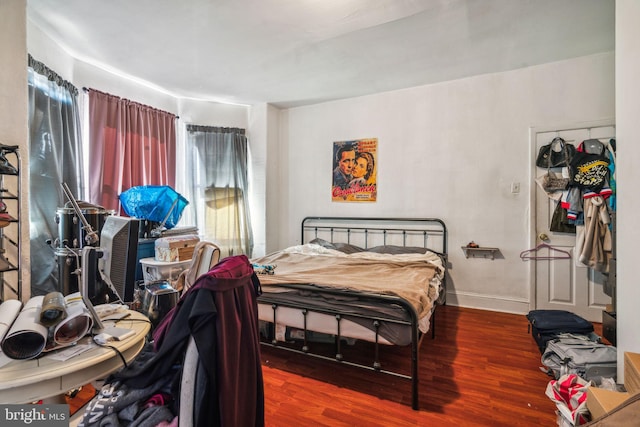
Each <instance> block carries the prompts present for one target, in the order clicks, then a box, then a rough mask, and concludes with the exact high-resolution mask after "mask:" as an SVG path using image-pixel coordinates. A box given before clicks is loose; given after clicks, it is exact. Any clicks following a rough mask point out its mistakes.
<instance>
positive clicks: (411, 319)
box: [252, 217, 447, 410]
mask: <svg viewBox="0 0 640 427" xmlns="http://www.w3.org/2000/svg"><path fill="white" fill-rule="evenodd" d="M446 253H447V229H446V226H445V224H444V222H443V221H442V220H440V219H437V218H409V219H407V218H338V217H307V218H304V219H303V221H302V224H301V240H300V244H299V245H294V246H291V247H288V248H285V249H283V250H280V251H277V252H274V253H271V254H268V255H266V256H264V257H259V258H254V259H252V263H253V265H254V269H255V270H256V272H257V273H258V277H259V279H260V283H261V287H262V295H261V296H260V297H259V298H258V317H259V319H260V321H261V324H262V325H268V327H267V328H265V329H264V333H263V334H262V335H263V339H262V343H263V344H264V345H269V346H275V347H280V348H282V349H284V350H290V351H295V352H299V353H304V354H308V355H312V356H315V357H321V358H323V359H331V360H336V361H338V362H341V363H346V364H349V365H353V366H357V367H360V368H365V369H370V370H375V371H378V372H382V373H385V374H390V375H395V376H398V377H402V378H406V379H409V380H410V381H411V402H412V407H413V409H416V410H417V409H418V408H419V403H418V385H419V378H418V349H419V346H420V342H421V340H422V337H423V336H425V334H426V333H427V332H428V331H430V332H431V334H432V337H433V336H435V325H434V321H433V320H434V317H433V313H434V312H435V309H436V307H437V306H438V305H442V304H444V303H445V295H446ZM318 337H331V340H332V342H333V345H334V349H335V350H334V355H332V356H331V357H327V356H322V355H320V354H316V353H314V352H313V351H312V347H313V345H314V339H318ZM356 340H364V341H367V342H370V343H373V348H374V351H373V355H372V361H371V362H367V363H356V362H351V361H348V360H345V359H344V357H343V347H344V346H345V345H348V344H349V343H352V342H354V341H356ZM292 342H293V343H294V345H293V346H292V345H290V344H291V343H292ZM285 344H287V345H285ZM297 344H299V345H297ZM384 345H388V346H391V345H395V346H410V348H411V352H410V354H411V356H410V357H411V370H410V373H408V374H407V373H403V372H398V371H395V370H394V369H393V367H388V366H382V363H381V360H380V358H379V354H380V346H384Z"/></svg>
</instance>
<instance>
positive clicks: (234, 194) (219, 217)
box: [184, 125, 253, 257]
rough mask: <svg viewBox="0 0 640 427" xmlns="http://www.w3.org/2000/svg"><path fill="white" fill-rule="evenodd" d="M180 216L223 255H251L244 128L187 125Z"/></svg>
mask: <svg viewBox="0 0 640 427" xmlns="http://www.w3.org/2000/svg"><path fill="white" fill-rule="evenodd" d="M185 145H186V150H185V166H186V171H185V180H186V186H185V187H186V189H185V191H184V192H185V194H184V196H185V197H186V198H187V200H189V203H190V205H189V207H188V209H185V212H184V214H185V215H188V216H190V218H189V219H188V220H190V221H191V223H193V224H195V225H196V226H197V227H198V229H199V232H200V234H202V235H204V238H205V239H206V240H211V241H213V242H215V243H216V244H217V245H218V246H220V249H221V251H222V255H223V256H228V255H238V254H245V255H247V256H248V257H251V253H252V251H253V232H252V230H251V221H250V214H249V204H248V188H249V187H248V185H249V183H248V172H247V167H248V143H247V137H246V136H245V132H244V129H238V128H223V127H212V126H197V125H187V126H186V138H185Z"/></svg>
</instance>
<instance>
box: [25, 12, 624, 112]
mask: <svg viewBox="0 0 640 427" xmlns="http://www.w3.org/2000/svg"><path fill="white" fill-rule="evenodd" d="M27 16H28V19H29V20H30V21H31V24H33V25H35V26H37V27H38V28H40V30H41V31H43V32H44V33H45V34H47V35H48V36H49V37H51V38H52V39H53V40H54V41H56V42H57V43H58V44H59V45H60V46H61V47H62V48H63V49H64V50H65V51H66V52H67V53H69V54H70V55H71V56H73V57H75V58H77V59H78V60H81V61H85V62H87V63H90V64H93V65H95V66H98V67H101V68H104V69H105V70H108V71H110V72H115V73H117V74H119V75H121V76H126V77H128V78H130V79H132V80H134V81H136V82H139V83H141V84H146V85H149V86H151V87H155V88H157V89H160V90H162V91H164V92H166V93H168V94H171V95H173V96H176V97H179V98H194V99H202V100H210V101H216V102H229V103H239V104H253V103H271V104H273V105H276V106H279V107H283V108H286V107H293V106H299V105H306V104H313V103H317V102H323V101H327V100H333V99H341V98H349V97H354V96H360V95H366V94H371V93H377V92H384V91H389V90H396V89H402V88H407V87H413V86H419V85H424V84H430V83H436V82H442V81H446V80H453V79H459V78H464V77H468V76H471V75H478V74H485V73H492V72H499V71H506V70H512V69H516V68H521V67H527V66H532V65H537V64H543V63H547V62H554V61H559V60H563V59H568V58H573V57H578V56H583V55H589V54H593V53H600V52H609V51H613V50H614V47H615V42H614V30H615V28H614V18H615V1H614V0H180V1H178V0H109V1H105V0H27ZM36 59H37V58H36Z"/></svg>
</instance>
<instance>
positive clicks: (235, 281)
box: [128, 255, 264, 427]
mask: <svg viewBox="0 0 640 427" xmlns="http://www.w3.org/2000/svg"><path fill="white" fill-rule="evenodd" d="M259 292H260V282H259V281H258V278H257V276H256V275H255V273H254V271H253V267H252V265H251V263H250V262H249V260H248V259H247V257H246V256H245V255H238V256H233V257H228V258H225V259H223V260H222V261H220V262H219V263H218V264H217V265H215V266H214V267H213V268H212V269H211V270H210V271H209V272H208V273H206V274H203V275H202V276H200V277H199V278H198V279H197V280H196V282H195V283H194V284H193V286H191V287H190V288H189V289H188V290H187V291H186V292H185V293H184V294H183V295H182V297H181V298H180V301H179V302H178V304H177V305H176V306H175V307H174V309H173V310H172V311H170V312H169V313H168V314H167V315H166V316H165V318H164V319H163V320H162V321H161V322H160V324H159V325H158V327H157V328H156V330H155V332H154V339H155V346H156V351H157V353H156V355H155V356H154V357H153V358H152V360H151V361H150V363H147V366H145V367H143V368H142V369H141V370H139V371H138V372H137V375H136V377H137V378H136V379H135V380H134V381H133V382H134V383H135V385H138V386H141V385H142V386H143V385H145V384H146V383H148V382H151V381H153V379H154V378H158V376H162V375H168V374H170V372H171V369H172V367H173V366H175V364H176V363H181V362H182V359H183V358H184V352H185V351H186V348H187V344H188V342H189V338H190V337H191V336H193V338H194V340H195V343H196V346H197V348H198V353H199V355H200V363H201V366H202V368H203V369H199V370H198V373H199V376H198V378H197V380H196V387H195V390H194V396H193V399H194V408H196V409H195V410H196V414H194V421H195V422H194V425H197V426H207V427H209V426H247V427H248V426H263V425H264V388H263V380H262V365H261V363H260V342H259V327H258V309H257V296H258V294H259ZM132 379H133V378H130V379H129V381H128V382H131V380H132Z"/></svg>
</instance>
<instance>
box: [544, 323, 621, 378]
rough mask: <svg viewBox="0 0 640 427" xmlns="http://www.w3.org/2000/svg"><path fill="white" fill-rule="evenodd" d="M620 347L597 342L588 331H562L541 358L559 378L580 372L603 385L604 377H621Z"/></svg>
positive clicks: (579, 373) (580, 374)
mask: <svg viewBox="0 0 640 427" xmlns="http://www.w3.org/2000/svg"><path fill="white" fill-rule="evenodd" d="M617 354H618V352H617V349H616V348H615V347H613V346H611V345H606V344H602V343H599V342H594V341H591V340H590V339H589V337H588V336H587V335H577V334H560V335H558V336H557V338H554V339H551V340H549V342H548V343H547V347H546V349H545V351H544V353H542V358H541V359H540V360H541V362H542V364H543V365H544V366H546V367H547V369H548V373H549V374H552V375H553V376H554V377H555V378H556V379H558V378H560V377H561V376H563V375H569V374H576V375H578V376H579V377H581V378H583V379H584V380H586V381H591V382H593V383H594V384H595V385H600V384H601V383H602V380H603V379H604V378H611V379H613V381H616V379H617V373H618V362H617Z"/></svg>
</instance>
